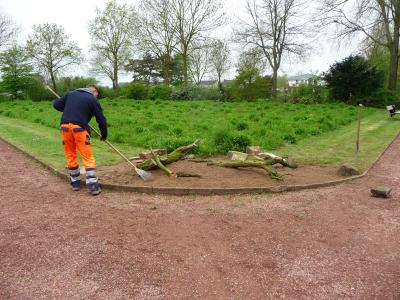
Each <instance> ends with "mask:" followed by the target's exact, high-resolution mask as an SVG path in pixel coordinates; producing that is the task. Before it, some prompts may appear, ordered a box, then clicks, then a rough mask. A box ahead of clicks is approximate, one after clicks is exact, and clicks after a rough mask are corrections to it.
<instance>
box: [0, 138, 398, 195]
mask: <svg viewBox="0 0 400 300" xmlns="http://www.w3.org/2000/svg"><path fill="white" fill-rule="evenodd" d="M399 136H400V132H399V133H398V134H396V136H395V137H394V138H393V140H392V141H391V142H390V143H389V144H388V145H387V146H386V147H385V149H384V150H383V151H382V152H381V153H380V154H379V155H378V157H377V158H376V159H375V161H374V162H373V163H372V164H371V166H370V167H369V168H368V169H367V170H366V171H365V172H364V173H362V174H361V175H357V176H351V177H347V178H344V179H339V180H333V181H326V182H319V183H312V184H304V185H280V186H272V187H259V188H257V187H249V188H246V187H242V188H174V187H139V186H133V185H117V184H111V183H107V182H102V183H101V187H102V188H103V189H108V190H117V191H127V192H136V193H147V194H168V195H229V194H260V193H281V192H288V191H300V190H305V189H314V188H320V187H328V186H334V185H338V184H341V183H345V182H350V181H353V180H356V179H359V178H362V177H364V176H366V175H367V174H368V173H369V172H370V170H371V169H372V168H373V167H374V166H375V165H376V163H377V162H378V161H379V160H380V158H381V157H382V156H383V154H385V152H386V151H387V150H388V149H389V148H390V147H391V146H392V144H393V143H394V142H395V141H396V139H397V138H399ZM0 141H3V142H4V143H6V144H8V145H9V146H11V147H12V148H14V149H15V150H17V151H18V152H20V153H22V154H23V155H25V156H26V157H28V158H29V159H31V160H33V161H34V162H36V163H38V164H39V165H40V166H42V167H43V168H45V169H47V170H49V171H50V172H51V173H52V174H54V175H55V176H57V177H60V178H62V179H64V180H69V177H68V175H67V173H66V172H63V171H61V170H59V169H56V168H54V167H53V166H51V165H49V164H47V163H45V162H44V161H42V160H41V159H39V158H37V157H36V156H34V155H32V154H31V153H29V152H27V151H25V150H22V149H21V148H19V147H18V146H16V145H14V144H12V143H11V142H9V141H7V140H6V139H4V138H3V137H0Z"/></svg>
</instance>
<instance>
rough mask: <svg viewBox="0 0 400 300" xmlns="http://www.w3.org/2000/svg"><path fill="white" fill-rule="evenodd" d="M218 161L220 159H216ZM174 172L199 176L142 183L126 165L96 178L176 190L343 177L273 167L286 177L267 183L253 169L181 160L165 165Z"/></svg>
mask: <svg viewBox="0 0 400 300" xmlns="http://www.w3.org/2000/svg"><path fill="white" fill-rule="evenodd" d="M218 159H221V158H220V157H218ZM168 168H170V169H172V170H173V171H174V172H189V173H195V174H199V175H201V178H197V177H180V178H170V177H168V176H167V175H166V174H165V173H164V172H163V171H161V170H159V169H157V170H151V171H150V173H151V174H152V175H153V176H152V180H148V181H143V180H142V179H141V178H140V177H138V176H137V175H136V173H135V171H134V169H133V167H132V166H130V165H129V164H128V163H126V162H123V163H120V164H118V165H115V166H109V167H102V168H99V177H100V180H102V181H103V182H107V183H111V184H116V185H133V186H136V187H142V186H144V187H177V188H246V187H250V188H253V187H273V186H280V185H304V184H312V183H319V182H327V181H332V180H337V179H343V178H344V177H342V176H338V175H337V174H336V169H335V168H332V167H318V166H299V168H297V169H290V168H287V167H279V166H278V167H277V168H276V169H277V170H278V172H279V173H281V174H289V175H288V176H284V179H283V180H274V179H271V178H270V177H269V176H268V175H267V173H266V172H265V171H264V170H261V169H257V168H241V169H231V168H223V167H218V166H208V165H207V163H196V162H193V161H190V160H182V161H178V162H175V163H172V164H170V165H168Z"/></svg>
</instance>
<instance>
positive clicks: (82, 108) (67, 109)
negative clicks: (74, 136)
mask: <svg viewBox="0 0 400 300" xmlns="http://www.w3.org/2000/svg"><path fill="white" fill-rule="evenodd" d="M53 106H54V108H55V109H57V110H58V111H61V112H63V114H62V116H61V124H63V123H73V124H76V125H79V126H81V127H82V128H85V129H86V130H87V131H88V132H90V128H89V122H90V120H91V119H92V117H93V116H95V118H96V121H97V123H98V124H99V128H100V132H101V136H102V137H105V138H106V137H107V120H106V118H105V117H104V115H103V109H102V108H101V106H100V103H99V102H98V101H97V99H96V98H95V97H94V95H93V94H92V93H91V92H90V90H88V89H77V90H74V91H71V92H68V93H66V94H65V95H64V96H62V97H61V98H58V99H56V100H54V102H53Z"/></svg>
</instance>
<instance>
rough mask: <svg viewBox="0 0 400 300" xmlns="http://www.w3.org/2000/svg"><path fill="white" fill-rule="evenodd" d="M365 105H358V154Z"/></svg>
mask: <svg viewBox="0 0 400 300" xmlns="http://www.w3.org/2000/svg"><path fill="white" fill-rule="evenodd" d="M362 108H363V105H362V104H359V105H358V126H357V138H356V153H357V154H358V152H359V151H360V131H361V115H362Z"/></svg>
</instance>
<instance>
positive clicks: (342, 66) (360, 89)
mask: <svg viewBox="0 0 400 300" xmlns="http://www.w3.org/2000/svg"><path fill="white" fill-rule="evenodd" d="M324 80H325V81H326V83H327V85H328V87H329V89H330V91H331V94H332V98H333V99H337V100H341V101H343V102H345V103H348V104H357V102H358V98H359V97H369V96H370V95H372V94H373V93H374V92H375V91H376V90H377V89H378V88H379V87H382V85H383V73H382V72H381V71H378V70H377V69H376V68H375V67H373V66H371V65H370V64H369V63H368V61H367V60H366V59H365V58H363V57H362V56H359V55H356V56H352V55H351V56H349V57H347V58H345V59H344V60H343V61H341V62H338V63H335V64H333V65H332V66H330V68H329V71H328V72H327V73H325V74H324Z"/></svg>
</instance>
